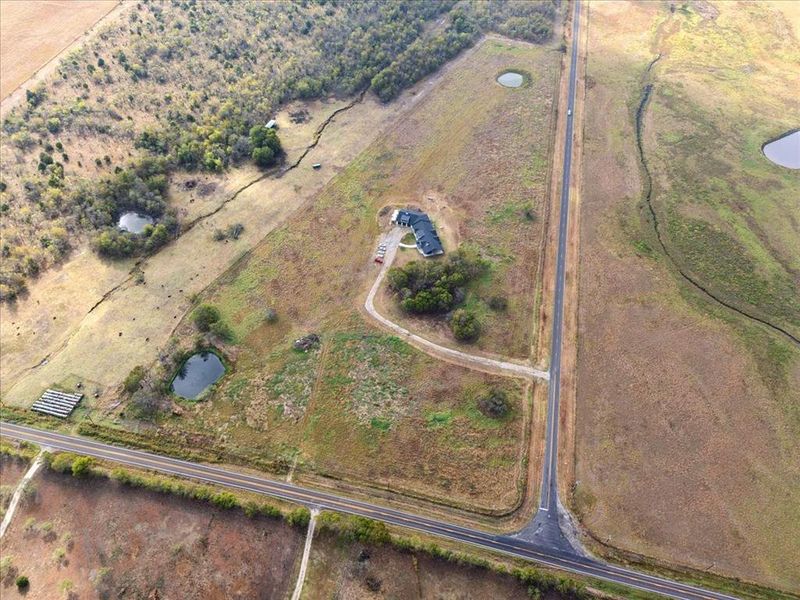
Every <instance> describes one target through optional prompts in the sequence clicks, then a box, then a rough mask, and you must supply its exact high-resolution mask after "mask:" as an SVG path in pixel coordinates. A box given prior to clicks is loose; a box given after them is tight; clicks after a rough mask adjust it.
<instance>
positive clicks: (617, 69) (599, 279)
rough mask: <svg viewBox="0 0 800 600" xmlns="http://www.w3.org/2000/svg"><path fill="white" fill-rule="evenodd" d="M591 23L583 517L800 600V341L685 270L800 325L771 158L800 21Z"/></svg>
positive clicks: (704, 12) (714, 8)
mask: <svg viewBox="0 0 800 600" xmlns="http://www.w3.org/2000/svg"><path fill="white" fill-rule="evenodd" d="M589 22H590V26H589V30H588V36H589V41H588V52H589V59H588V64H587V92H586V115H587V117H586V126H585V140H586V148H585V151H584V156H585V159H584V175H583V194H582V195H583V198H582V201H583V209H582V212H581V262H580V283H579V289H580V298H579V315H578V321H579V323H580V327H579V331H578V343H579V351H578V381H577V407H578V413H577V417H576V418H577V422H576V440H577V442H576V444H577V445H576V464H575V478H576V486H575V493H574V496H573V499H572V505H573V508H574V509H575V510H576V512H577V513H578V514H579V516H580V517H581V519H582V521H583V522H584V524H585V525H586V526H587V527H588V529H589V530H590V531H591V532H592V534H593V535H594V536H595V537H596V539H597V540H598V541H600V542H603V543H607V544H609V545H611V546H614V547H617V548H622V549H624V550H630V551H633V552H636V553H641V554H644V555H647V556H650V557H654V558H656V559H658V560H663V561H666V562H670V563H677V564H683V565H689V566H692V567H694V568H698V569H709V568H710V570H712V571H714V572H717V573H721V574H725V575H728V576H737V577H741V578H743V579H746V580H751V581H758V582H761V583H764V584H767V585H772V586H776V587H779V588H782V589H789V590H797V589H798V586H800V581H798V579H797V573H800V563H798V558H800V547H798V544H797V540H798V539H800V530H798V525H797V524H798V523H800V512H798V510H799V508H798V507H800V447H798V445H797V443H796V440H797V439H798V436H800V414H799V413H798V411H797V406H798V403H800V349H798V347H797V345H796V344H794V343H793V342H792V341H791V340H790V339H789V338H788V337H787V336H785V335H783V334H781V333H779V332H776V331H775V330H774V329H770V328H768V327H765V326H763V325H761V324H759V323H757V322H756V321H754V320H753V319H750V318H747V317H746V316H744V315H742V314H741V313H740V312H737V311H736V310H731V309H729V308H726V307H725V306H723V305H722V304H721V303H719V302H717V301H714V300H713V299H711V298H710V297H708V296H707V295H705V294H703V293H702V292H700V291H699V290H698V288H697V287H696V286H694V285H692V284H691V283H690V282H689V281H688V280H687V279H686V278H684V277H682V276H681V275H680V274H679V272H678V269H680V270H681V271H684V272H686V273H688V274H690V275H691V278H692V279H693V280H695V281H697V282H700V283H702V285H703V286H704V287H705V288H706V289H708V290H709V291H711V292H712V293H713V294H714V295H715V296H717V297H718V298H720V299H723V300H724V301H725V302H726V303H727V304H729V305H731V306H733V307H739V308H740V309H741V310H743V311H747V312H750V313H752V314H754V315H757V316H758V317H759V318H761V319H764V320H767V321H769V322H771V323H774V324H776V325H778V326H780V327H782V328H784V329H785V330H787V331H789V332H797V331H798V326H800V304H798V302H800V300H799V299H800V276H799V274H800V254H798V253H797V248H798V243H799V240H800V230H798V227H797V224H798V222H800V213H799V212H798V204H797V201H796V198H798V197H800V180H798V178H797V174H796V173H793V172H792V171H790V170H788V169H785V168H782V167H779V166H778V165H775V164H773V163H772V162H770V161H769V160H768V159H767V158H766V157H765V156H764V154H763V152H762V150H761V148H762V145H763V144H764V142H766V141H768V140H770V139H773V138H775V137H776V136H777V135H780V134H781V133H783V132H785V131H787V130H790V129H791V128H792V127H796V123H793V122H790V121H791V119H792V116H793V107H794V106H796V97H797V92H798V90H797V85H796V80H792V79H791V78H787V77H786V74H787V73H790V72H793V69H794V67H793V65H796V64H797V61H798V60H799V59H800V54H798V44H797V39H798V32H799V31H800V10H798V6H797V5H796V3H772V4H768V3H764V4H747V5H733V4H730V3H725V2H718V3H710V2H693V3H685V4H683V5H680V6H678V5H676V6H675V11H674V12H671V11H670V9H669V6H667V5H657V4H642V3H635V4H612V3H602V2H592V3H591V5H590V14H589ZM659 54H660V55H661V57H660V59H659V60H658V61H657V62H655V63H653V66H652V68H651V69H650V70H649V72H648V71H647V67H648V65H649V64H651V63H652V61H653V60H654V59H655V58H656V57H657V56H658V55H659ZM648 84H649V85H652V86H653V87H652V91H651V96H650V100H649V103H648V105H647V106H646V110H645V113H644V117H643V125H644V130H643V133H644V136H643V140H642V146H643V150H644V156H645V159H646V161H647V167H648V170H649V172H650V173H651V175H652V184H653V189H652V195H651V202H652V208H653V212H654V213H655V216H656V219H657V221H658V224H659V231H660V232H661V236H662V239H663V241H664V244H665V246H666V249H667V251H668V252H669V256H668V255H666V254H665V252H664V250H663V248H662V247H661V245H660V243H659V241H658V238H657V237H656V235H655V230H654V226H653V220H652V217H651V214H650V212H649V210H648V208H647V205H646V196H645V192H646V187H647V186H646V181H647V179H646V173H645V172H644V170H643V169H642V166H641V163H640V161H639V157H638V152H637V148H636V134H635V129H634V127H635V121H636V109H637V107H638V106H639V105H640V102H641V98H642V95H643V92H644V88H645V86H646V85H648ZM709 90H713V93H709ZM794 112H796V111H794ZM795 334H796V333H795ZM633 482H635V484H634V483H633ZM712 564H713V566H712V567H709V565H712Z"/></svg>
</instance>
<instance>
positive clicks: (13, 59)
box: [0, 0, 119, 100]
mask: <svg viewBox="0 0 800 600" xmlns="http://www.w3.org/2000/svg"><path fill="white" fill-rule="evenodd" d="M118 4H119V2H118V1H117V0H40V1H37V2H29V1H27V0H3V2H0V45H1V46H2V48H3V52H2V58H0V73H2V75H0V99H2V100H5V99H6V96H8V95H9V94H11V93H12V92H13V91H14V89H15V88H16V87H17V86H19V85H20V84H22V83H23V82H25V81H26V80H28V79H29V78H30V77H31V76H32V75H33V74H34V73H35V72H36V71H37V70H38V69H40V68H41V67H42V66H43V65H44V64H45V63H47V62H48V61H50V60H51V59H52V58H53V57H55V56H56V55H58V54H59V53H60V52H61V51H62V50H64V49H65V48H66V47H68V46H69V45H70V44H71V43H72V42H73V41H74V40H75V39H76V38H78V37H79V36H80V35H81V34H83V33H84V32H85V31H86V30H87V29H89V28H90V27H91V26H92V25H94V24H95V23H96V22H97V21H98V20H99V19H101V18H102V17H104V16H105V15H107V14H108V13H109V12H110V11H111V10H113V9H114V7H116V6H117V5H118Z"/></svg>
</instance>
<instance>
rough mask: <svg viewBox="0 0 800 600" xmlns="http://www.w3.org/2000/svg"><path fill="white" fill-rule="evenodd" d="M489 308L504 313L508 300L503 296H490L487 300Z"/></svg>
mask: <svg viewBox="0 0 800 600" xmlns="http://www.w3.org/2000/svg"><path fill="white" fill-rule="evenodd" d="M489 308H491V309H492V310H496V311H498V312H502V311H505V310H506V309H507V308H508V298H506V297H505V296H492V297H491V298H490V299H489Z"/></svg>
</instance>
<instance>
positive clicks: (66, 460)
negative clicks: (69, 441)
mask: <svg viewBox="0 0 800 600" xmlns="http://www.w3.org/2000/svg"><path fill="white" fill-rule="evenodd" d="M76 458H78V457H77V456H76V455H75V454H72V453H71V452H59V453H58V454H55V455H53V456H51V457H50V461H49V464H48V466H49V467H50V469H52V470H53V471H56V472H57V473H71V472H72V463H73V462H74V461H75V459H76Z"/></svg>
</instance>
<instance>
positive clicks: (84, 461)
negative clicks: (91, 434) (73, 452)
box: [72, 456, 93, 477]
mask: <svg viewBox="0 0 800 600" xmlns="http://www.w3.org/2000/svg"><path fill="white" fill-rule="evenodd" d="M92 464H93V461H92V459H91V458H89V457H88V456H79V457H77V458H76V459H75V460H74V461H72V475H73V477H83V476H84V475H87V474H88V473H90V472H91V468H92Z"/></svg>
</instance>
